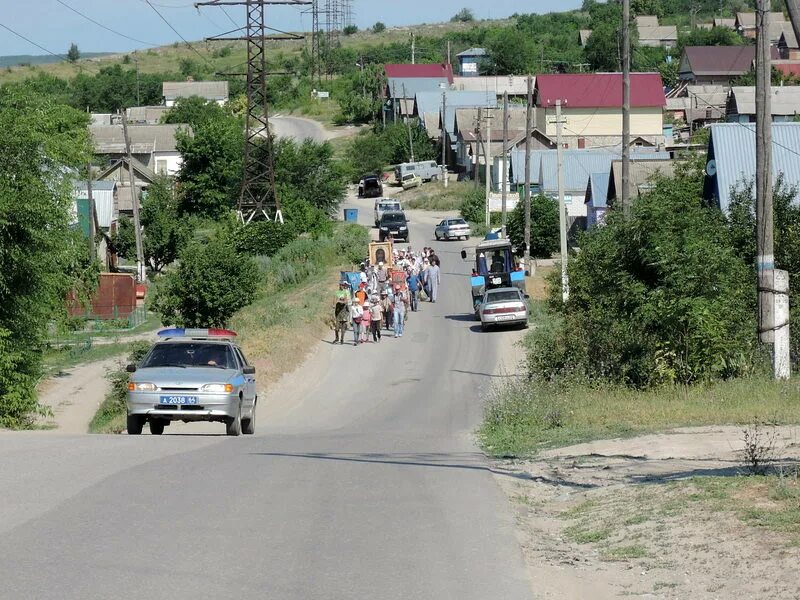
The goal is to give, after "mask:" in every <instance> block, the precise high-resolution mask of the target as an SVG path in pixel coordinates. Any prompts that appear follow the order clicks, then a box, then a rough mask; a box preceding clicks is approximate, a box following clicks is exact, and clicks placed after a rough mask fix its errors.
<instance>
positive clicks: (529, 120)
mask: <svg viewBox="0 0 800 600" xmlns="http://www.w3.org/2000/svg"><path fill="white" fill-rule="evenodd" d="M531 129H533V77H531V76H530V75H528V106H527V107H526V108H525V190H524V191H523V193H524V194H525V269H526V270H527V271H528V273H530V274H531V275H533V269H531Z"/></svg>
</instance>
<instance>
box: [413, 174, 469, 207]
mask: <svg viewBox="0 0 800 600" xmlns="http://www.w3.org/2000/svg"><path fill="white" fill-rule="evenodd" d="M471 189H472V184H471V183H469V182H466V181H458V182H455V181H454V182H451V183H449V184H448V186H447V189H445V188H444V187H443V186H442V184H441V183H434V184H428V185H426V186H424V187H423V188H422V192H421V193H420V195H419V196H417V197H416V198H413V199H411V200H408V201H406V202H404V205H405V208H407V209H417V210H431V211H445V212H450V213H453V214H454V215H456V214H458V211H459V210H460V209H461V204H462V202H463V201H464V196H465V195H466V194H467V193H468V192H469V191H470V190H471Z"/></svg>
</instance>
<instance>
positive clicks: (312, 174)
mask: <svg viewBox="0 0 800 600" xmlns="http://www.w3.org/2000/svg"><path fill="white" fill-rule="evenodd" d="M273 147H274V150H275V180H276V181H277V182H278V187H279V190H280V194H281V197H283V196H284V195H287V194H288V195H290V196H291V197H293V198H296V199H301V200H303V201H305V202H308V203H309V204H310V205H311V206H314V207H316V208H318V209H320V210H322V211H324V212H325V213H327V214H332V213H333V212H334V211H335V210H336V209H337V208H338V207H339V203H340V202H341V201H342V200H344V196H345V192H346V173H345V169H344V166H343V165H342V164H340V163H339V162H338V161H336V160H334V157H333V146H331V145H330V143H328V142H324V143H322V144H318V143H316V142H313V141H312V140H310V139H306V140H304V141H303V142H301V143H299V144H298V143H297V142H295V141H293V140H291V139H288V138H281V139H278V140H275V142H274V146H273Z"/></svg>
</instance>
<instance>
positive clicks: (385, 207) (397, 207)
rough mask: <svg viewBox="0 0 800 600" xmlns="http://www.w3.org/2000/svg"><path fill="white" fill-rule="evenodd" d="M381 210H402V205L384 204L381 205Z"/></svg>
mask: <svg viewBox="0 0 800 600" xmlns="http://www.w3.org/2000/svg"><path fill="white" fill-rule="evenodd" d="M379 206H380V209H381V210H383V211H387V210H400V205H399V204H398V203H397V202H393V203H391V204H387V203H383V204H380V205H379Z"/></svg>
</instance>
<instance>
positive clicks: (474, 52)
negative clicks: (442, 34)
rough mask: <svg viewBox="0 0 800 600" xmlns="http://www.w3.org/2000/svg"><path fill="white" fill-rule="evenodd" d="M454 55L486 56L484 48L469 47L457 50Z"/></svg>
mask: <svg viewBox="0 0 800 600" xmlns="http://www.w3.org/2000/svg"><path fill="white" fill-rule="evenodd" d="M456 56H458V57H462V56H486V48H469V49H467V50H464V51H463V52H459V53H458V54H456Z"/></svg>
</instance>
